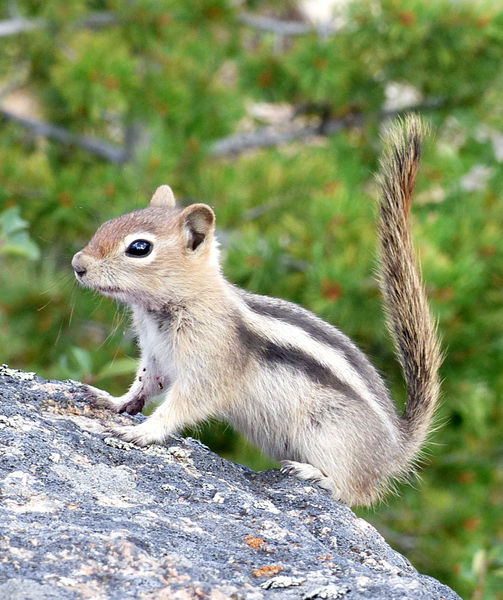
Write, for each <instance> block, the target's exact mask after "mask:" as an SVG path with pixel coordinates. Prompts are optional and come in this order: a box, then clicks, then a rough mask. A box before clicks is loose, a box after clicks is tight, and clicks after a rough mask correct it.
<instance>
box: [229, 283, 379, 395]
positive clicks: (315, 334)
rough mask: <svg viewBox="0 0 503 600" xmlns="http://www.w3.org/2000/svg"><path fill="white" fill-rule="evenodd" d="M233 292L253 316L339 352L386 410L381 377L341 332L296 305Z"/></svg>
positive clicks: (243, 292)
mask: <svg viewBox="0 0 503 600" xmlns="http://www.w3.org/2000/svg"><path fill="white" fill-rule="evenodd" d="M236 290H237V291H238V293H239V295H240V296H241V298H242V299H243V300H244V302H245V304H246V306H248V308H249V309H250V310H252V311H253V312H255V313H257V314H259V315H264V316H267V317H272V318H273V319H279V320H280V321H283V322H285V323H288V324H289V325H294V326H295V327H298V328H299V329H302V330H303V331H305V332H306V333H307V334H309V335H310V336H311V337H312V338H313V339H314V340H316V341H318V342H321V343H323V344H326V345H327V346H330V347H332V348H334V349H335V350H337V351H338V352H340V353H341V354H342V355H343V356H344V358H345V359H346V360H347V361H348V363H349V364H350V365H351V366H352V367H353V369H354V370H355V371H356V372H357V373H359V374H360V375H361V376H362V377H363V379H364V381H365V382H366V384H367V385H368V387H369V389H370V391H371V392H373V394H374V395H375V396H376V398H377V400H380V401H381V403H382V404H383V406H388V404H389V403H388V402H386V400H387V399H388V398H389V394H388V390H387V389H386V386H385V385H384V382H383V381H382V379H381V377H380V376H379V374H378V373H377V371H376V369H375V368H374V367H373V366H372V365H371V364H370V362H369V360H368V359H367V357H366V356H365V354H364V353H363V352H362V351H361V350H360V349H359V348H358V347H357V346H355V344H354V343H353V342H352V341H351V340H350V339H349V338H348V337H347V336H346V335H345V334H344V333H342V331H339V330H338V329H337V328H335V327H334V326H333V325H330V324H329V323H326V322H325V321H323V320H322V319H320V318H319V317H317V316H316V315H314V314H313V313H310V312H309V311H308V310H306V309H305V308H302V307H301V306H298V305H297V304H293V303H291V302H287V301H286V300H280V299H276V298H274V299H273V298H268V297H267V296H259V295H257V294H251V293H249V292H246V291H244V290H241V289H240V288H236Z"/></svg>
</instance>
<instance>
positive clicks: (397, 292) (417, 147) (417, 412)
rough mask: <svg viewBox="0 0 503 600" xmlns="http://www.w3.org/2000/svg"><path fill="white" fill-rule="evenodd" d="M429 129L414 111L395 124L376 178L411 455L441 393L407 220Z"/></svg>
mask: <svg viewBox="0 0 503 600" xmlns="http://www.w3.org/2000/svg"><path fill="white" fill-rule="evenodd" d="M425 131H426V128H425V126H424V125H423V124H422V122H421V120H420V119H419V118H418V117H416V116H414V115H409V116H407V117H406V118H405V120H404V121H403V122H402V121H397V122H395V124H394V125H393V126H392V127H391V129H390V131H389V132H388V133H387V135H386V143H385V148H384V152H383V156H382V159H381V170H380V173H379V175H378V177H377V180H378V183H379V186H380V189H381V199H380V205H379V213H380V217H379V228H378V231H379V257H380V261H379V265H380V277H379V281H380V284H381V290H382V293H383V296H384V300H385V304H386V315H387V322H388V327H389V330H390V333H391V335H392V337H393V339H394V341H395V345H396V347H397V352H398V359H399V361H400V364H401V365H402V368H403V371H404V376H405V381H406V383H407V392H408V398H407V405H406V408H405V413H404V415H403V421H402V425H403V430H404V432H405V434H406V445H407V453H408V454H409V457H410V458H411V459H412V458H413V457H414V456H415V455H416V453H417V452H418V450H419V449H420V447H421V446H422V444H423V442H424V440H425V437H426V435H427V433H428V429H429V426H430V423H431V420H432V416H433V413H434V410H435V407H436V404H437V401H438V397H439V393H440V382H439V377H438V370H439V368H440V364H441V362H442V359H441V351H440V343H439V340H438V336H437V331H436V326H435V322H434V320H433V318H432V316H431V314H430V310H429V308H428V300H427V298H426V292H425V290H424V285H423V283H422V280H421V272H420V269H419V267H418V265H417V261H416V258H415V254H414V248H413V244H412V238H411V233H410V224H409V221H410V219H409V215H410V208H411V206H412V195H413V192H414V186H415V182H416V176H417V172H418V167H419V161H420V158H421V150H422V144H423V138H424V135H425Z"/></svg>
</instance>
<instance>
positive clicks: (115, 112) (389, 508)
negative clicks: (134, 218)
mask: <svg viewBox="0 0 503 600" xmlns="http://www.w3.org/2000/svg"><path fill="white" fill-rule="evenodd" d="M311 4H312V3H311ZM321 4H323V3H321ZM334 4H340V7H339V11H338V12H337V11H336V12H337V14H336V18H335V19H333V20H332V21H331V23H330V26H327V24H326V22H323V23H321V25H320V23H319V22H317V21H316V19H315V17H313V16H312V14H311V16H310V17H309V15H308V16H307V17H306V11H307V8H306V7H305V6H304V7H303V5H302V4H301V3H293V2H292V3H290V2H286V1H282V2H274V1H272V0H271V1H265V2H261V1H259V0H256V1H254V0H242V1H240V2H237V1H234V2H232V1H231V0H195V1H194V2H184V1H183V0H178V1H168V0H71V1H69V0H65V1H62V0H46V1H45V2H43V3H41V2H38V1H36V0H18V1H17V2H16V1H14V0H10V1H8V2H4V3H2V7H1V8H0V48H1V51H0V285H1V295H0V347H1V352H0V359H1V361H2V362H6V363H9V364H10V365H11V366H12V367H18V368H23V369H30V370H34V371H36V372H37V373H39V374H40V375H43V376H45V377H54V378H68V377H70V378H74V379H80V380H83V381H87V382H90V383H93V384H94V385H97V386H101V387H103V388H105V389H107V390H109V391H111V392H112V393H118V394H120V393H123V392H124V391H125V389H126V388H127V386H128V385H129V383H130V382H131V379H132V376H133V373H134V358H135V357H136V355H137V352H136V349H135V346H134V343H133V340H132V336H131V333H130V331H129V329H128V318H127V311H126V310H125V309H124V308H118V307H117V306H116V305H115V304H114V303H113V302H112V301H111V300H109V299H105V298H101V297H97V296H96V295H94V294H93V293H92V292H90V291H88V290H85V289H83V288H78V287H77V284H76V283H75V281H74V277H73V274H72V271H71V268H70V260H71V257H72V255H73V253H74V252H76V251H77V250H79V249H81V248H82V247H83V246H84V245H85V244H86V242H87V240H88V239H89V237H90V236H91V235H92V234H93V232H94V231H95V229H96V228H97V226H98V225H99V224H101V223H102V222H103V221H104V220H105V219H109V218H111V217H113V216H116V215H119V214H121V213H124V212H127V211H130V210H132V209H135V208H137V207H141V206H144V205H145V204H146V202H147V201H148V199H149V198H150V196H151V194H152V193H153V191H154V190H155V188H156V186H158V185H159V184H161V183H169V184H170V185H171V186H172V187H173V189H174V190H175V193H176V194H177V196H178V198H179V201H180V202H181V203H182V204H188V203H191V202H206V203H208V204H210V205H211V206H212V207H214V209H215V211H216V214H217V223H218V227H219V236H220V239H221V242H222V246H223V255H224V261H225V272H226V274H227V276H228V278H229V279H230V280H231V281H233V282H235V283H237V284H238V285H240V286H242V287H245V288H247V289H248V290H252V291H254V292H258V293H262V294H267V295H272V296H280V297H283V298H287V299H289V300H292V301H294V302H298V303H300V304H302V305H303V306H305V307H308V308H309V309H311V310H313V311H314V312H316V313H317V314H319V315H320V316H322V317H323V318H325V319H326V320H328V321H329V322H331V323H333V324H335V325H337V326H338V327H340V328H341V329H342V330H343V331H345V332H346V333H347V334H348V335H350V336H351V337H352V338H353V339H354V340H356V341H357V342H358V343H359V345H360V346H361V347H362V349H363V350H365V351H366V352H367V353H368V354H369V356H370V357H371V358H372V360H373V362H374V363H375V364H376V366H377V367H378V368H379V369H380V371H381V372H382V373H384V374H385V376H386V378H387V381H388V382H389V385H390V387H391V388H392V390H393V394H394V397H395V398H396V399H397V402H398V403H399V404H400V405H401V406H402V405H403V401H404V389H403V383H402V378H401V373H400V370H399V368H398V365H397V363H396V360H395V358H394V354H393V348H392V345H391V343H390V341H389V339H388V336H387V334H386V331H385V327H384V324H383V316H382V306H381V298H380V296H379V292H378V289H377V285H376V281H375V279H374V274H373V273H374V269H375V211H374V208H375V206H374V202H375V194H376V189H375V184H374V181H373V177H372V173H373V171H375V169H376V166H377V162H376V161H377V157H378V154H379V150H380V147H381V144H380V140H379V133H380V131H381V129H382V127H383V126H384V124H385V121H386V118H387V116H389V115H390V114H394V113H395V111H400V110H402V109H404V108H407V107H414V108H416V109H417V110H418V112H420V113H422V114H424V115H425V116H426V117H427V118H428V119H429V120H430V121H431V123H432V125H433V129H434V131H435V136H434V137H433V138H432V139H431V140H430V142H429V144H428V147H427V150H426V155H425V159H424V162H423V165H422V169H421V173H420V178H419V182H418V190H417V195H416V202H415V206H414V211H413V219H412V221H413V227H414V236H415V241H416V246H417V249H418V252H419V254H420V257H421V261H422V265H423V271H424V277H425V279H426V282H427V290H428V294H429V297H430V298H431V303H432V306H433V310H434V312H435V314H436V315H438V318H439V325H440V331H441V333H442V336H443V339H444V347H445V349H446V360H445V363H444V366H443V369H442V377H443V378H444V386H443V392H444V394H443V403H442V407H441V409H440V411H439V420H438V422H439V424H441V427H440V429H439V430H438V431H437V432H436V433H435V434H434V435H433V443H432V444H431V445H430V446H429V449H428V459H427V461H426V463H427V464H426V466H425V468H424V469H422V470H421V481H420V482H417V483H415V484H414V485H413V486H409V485H403V486H402V485H401V486H400V487H399V493H398V494H397V495H396V496H391V497H388V499H387V500H386V501H385V503H383V504H381V505H379V506H377V507H375V509H373V510H372V511H358V512H359V514H361V515H362V516H364V517H365V518H367V519H368V520H370V521H371V522H372V523H374V524H375V525H376V527H377V528H378V529H379V531H380V532H381V533H382V534H383V535H384V536H385V537H386V538H387V540H388V541H389V542H390V543H391V544H392V545H393V546H394V547H395V548H397V549H399V550H400V551H402V552H403V553H404V554H405V555H406V556H407V557H408V558H410V560H411V561H412V562H413V564H414V565H415V566H416V567H417V568H418V569H420V570H422V571H424V572H427V573H430V574H431V575H433V576H435V577H437V578H438V579H440V580H441V581H442V582H444V583H447V584H449V585H450V586H452V587H453V588H454V589H455V590H456V591H457V592H458V593H459V594H461V595H462V596H463V597H464V598H472V599H475V600H479V599H482V598H484V599H494V598H503V592H502V591H501V590H503V518H502V517H503V514H502V512H503V511H502V505H503V440H502V434H501V432H502V428H503V402H502V394H503V368H502V367H503V244H502V229H503V201H502V193H503V170H502V168H501V162H502V161H503V103H502V101H501V98H502V95H503V68H502V67H503V63H502V57H503V52H502V50H503V5H502V3H501V2H461V1H459V2H451V1H446V0H445V1H444V0H438V1H435V2H428V1H427V0H423V1H419V0H403V1H398V0H396V1H395V0H381V1H380V2H379V1H376V0H371V1H370V0H369V1H368V2H367V1H358V0H355V1H354V2H345V3H344V2H340V3H337V2H335V3H334ZM259 17H260V18H259ZM285 22H286V23H287V25H288V24H289V23H290V24H291V23H292V22H293V25H289V27H290V28H289V29H287V32H286V33H285V27H286V26H285ZM2 26H3V28H2ZM9 27H10V28H9ZM292 30H294V31H293V33H292ZM245 134H248V137H246V136H245ZM243 136H244V137H243ZM271 136H272V137H271ZM274 136H276V137H274ZM282 136H283V139H290V140H291V141H290V142H288V143H277V142H278V137H279V138H281V137H282ZM222 140H223V141H222ZM243 140H247V144H248V147H247V148H246V147H245V144H244V143H243ZM268 140H269V142H268ZM267 143H269V144H270V145H266V144H267ZM199 434H200V435H202V436H203V439H204V440H205V441H206V443H208V444H209V445H210V446H211V447H212V448H214V449H216V450H217V451H218V452H220V453H221V454H223V455H224V456H228V457H230V458H232V459H233V460H236V461H240V462H244V463H246V464H248V465H250V466H251V467H253V468H256V469H260V468H265V467H267V466H271V465H272V464H273V463H271V461H269V460H268V459H267V458H266V457H264V456H262V455H261V454H260V453H259V452H258V451H257V450H256V449H254V448H252V447H250V446H249V445H248V444H247V443H246V442H245V441H244V440H243V439H242V438H241V437H240V436H238V435H237V434H236V433H235V432H233V431H231V430H230V429H229V428H228V427H227V426H225V425H224V424H218V423H217V424H212V425H211V426H204V427H202V428H201V430H200V431H199Z"/></svg>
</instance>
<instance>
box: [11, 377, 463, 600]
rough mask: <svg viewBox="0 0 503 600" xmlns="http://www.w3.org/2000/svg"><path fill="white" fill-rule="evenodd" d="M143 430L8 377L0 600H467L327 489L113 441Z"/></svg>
mask: <svg viewBox="0 0 503 600" xmlns="http://www.w3.org/2000/svg"><path fill="white" fill-rule="evenodd" d="M139 418H141V417H139ZM134 420H138V419H136V418H132V417H127V416H114V415H112V414H110V413H109V412H106V411H103V410H100V409H95V408H92V407H90V406H89V405H88V404H87V402H86V400H85V397H84V392H83V389H82V386H81V385H80V384H79V383H76V382H59V381H44V380H42V379H40V378H39V377H36V376H35V375H33V374H28V373H23V372H21V371H14V370H11V369H8V368H7V367H2V368H0V456H1V459H0V498H1V501H0V598H2V599H3V600H27V599H30V600H34V599H36V600H44V599H51V600H55V599H60V598H61V599H76V598H90V599H99V600H105V599H114V600H115V599H117V600H124V599H126V598H143V599H152V600H153V599H156V600H185V599H199V600H202V599H211V600H226V599H229V600H230V599H232V600H260V599H266V598H267V599H272V600H274V599H289V598H292V599H294V598H295V599H298V600H300V599H304V600H308V599H309V600H311V599H313V600H314V599H321V598H343V599H347V600H353V599H357V598H365V599H369V598H372V599H379V598H382V599H386V600H391V599H394V598H425V599H426V598H427V599H429V600H431V599H432V598H438V599H441V598H444V599H450V598H458V596H457V595H456V594H455V593H454V592H452V591H451V590H450V589H449V588H447V587H446V586H444V585H441V584H440V583H438V582H437V581H435V580H434V579H432V578H430V577H427V576H425V575H420V574H419V573H418V572H417V571H416V570H415V569H414V568H413V567H412V566H411V564H410V563H409V562H408V561H407V559H406V558H404V557H403V556H401V555H400V554H398V553H397V552H395V551H394V550H392V549H391V548H390V547H389V546H388V545H387V544H386V542H385V541H384V539H383V538H382V537H381V536H380V535H379V533H378V532H377V531H376V530H375V529H374V528H373V527H372V526H370V525H369V524H368V523H367V522H366V521H364V520H363V519H359V518H357V517H356V516H355V515H354V514H353V513H352V512H351V510H350V509H349V508H347V507H345V506H343V505H341V504H338V503H337V502H334V501H333V500H332V499H331V498H330V496H329V495H328V494H327V493H326V492H325V491H323V490H321V489H317V488H315V487H311V486H308V485H305V483H302V482H300V481H297V480H296V479H294V478H292V477H285V476H283V475H281V474H280V473H279V472H278V471H266V472H263V473H255V472H253V471H251V470H249V469H247V468H245V467H243V466H240V465H236V464H233V463H231V462H229V461H227V460H224V459H223V458H220V457H219V456H217V455H216V454H214V453H213V452H211V451H210V450H208V448H206V447H204V446H203V445H202V444H200V443H199V442H197V441H196V440H193V439H182V438H180V437H173V438H170V439H169V441H168V442H167V443H166V444H165V445H164V446H158V445H155V446H151V447H149V448H146V449H139V448H136V447H135V446H133V445H131V444H128V443H125V442H122V441H120V440H118V439H115V438H113V437H110V436H109V435H107V434H106V432H105V427H106V424H110V423H111V422H114V421H115V422H123V423H126V422H131V421H134Z"/></svg>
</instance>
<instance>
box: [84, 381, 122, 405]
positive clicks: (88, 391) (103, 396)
mask: <svg viewBox="0 0 503 600" xmlns="http://www.w3.org/2000/svg"><path fill="white" fill-rule="evenodd" d="M82 387H83V388H84V390H85V398H86V400H87V401H88V402H89V403H90V404H93V405H94V406H99V407H103V406H105V407H107V408H115V402H114V400H115V398H114V397H113V396H112V395H111V394H109V393H108V392H105V390H100V389H98V388H96V387H94V386H92V385H88V384H83V385H82Z"/></svg>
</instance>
